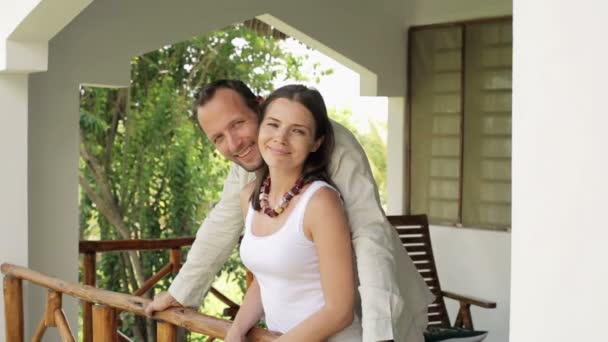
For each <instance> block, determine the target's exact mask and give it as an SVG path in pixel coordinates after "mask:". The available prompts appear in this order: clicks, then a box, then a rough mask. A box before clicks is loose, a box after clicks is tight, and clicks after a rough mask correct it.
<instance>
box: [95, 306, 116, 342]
mask: <svg viewBox="0 0 608 342" xmlns="http://www.w3.org/2000/svg"><path fill="white" fill-rule="evenodd" d="M117 338H118V335H117V333H116V309H114V308H112V307H109V306H105V305H95V306H93V342H116V339H117Z"/></svg>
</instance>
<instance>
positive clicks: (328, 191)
mask: <svg viewBox="0 0 608 342" xmlns="http://www.w3.org/2000/svg"><path fill="white" fill-rule="evenodd" d="M310 187H312V188H313V189H314V192H313V193H312V195H311V197H310V202H309V203H308V207H309V208H311V209H314V210H322V211H325V210H326V209H330V208H335V207H336V206H340V207H341V206H342V201H341V199H340V194H339V193H338V190H337V189H336V188H334V187H333V186H332V185H331V184H329V183H327V182H325V181H322V180H316V181H314V182H312V183H311V184H310ZM313 189H311V190H313Z"/></svg>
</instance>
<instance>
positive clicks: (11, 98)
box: [0, 74, 28, 341]
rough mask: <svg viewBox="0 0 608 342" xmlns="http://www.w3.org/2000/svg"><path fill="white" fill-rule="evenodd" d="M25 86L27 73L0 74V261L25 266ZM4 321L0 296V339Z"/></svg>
mask: <svg viewBox="0 0 608 342" xmlns="http://www.w3.org/2000/svg"><path fill="white" fill-rule="evenodd" d="M27 86H28V83H27V75H17V74H14V75H11V74H0V104H1V105H0V106H1V108H0V160H1V162H0V165H1V166H0V263H5V262H7V263H13V264H18V265H21V266H28V193H27V189H28V179H27V175H28V158H27V151H28V148H27V147H28V144H27V142H28V136H27V132H28V129H27V118H28V112H27V110H28V106H27V104H28V103H27ZM0 288H2V285H1V282H0ZM4 321H5V317H4V299H3V296H0V341H4V340H5V336H4V333H5V331H4V326H5V325H4Z"/></svg>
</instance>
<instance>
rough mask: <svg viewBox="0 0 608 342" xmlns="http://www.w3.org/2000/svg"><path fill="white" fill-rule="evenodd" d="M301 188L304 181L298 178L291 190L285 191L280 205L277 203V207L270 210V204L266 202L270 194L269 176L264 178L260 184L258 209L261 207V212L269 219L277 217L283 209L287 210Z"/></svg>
mask: <svg viewBox="0 0 608 342" xmlns="http://www.w3.org/2000/svg"><path fill="white" fill-rule="evenodd" d="M303 186H304V179H303V178H302V177H300V178H298V180H297V181H296V183H295V184H294V185H293V187H292V188H291V190H289V191H287V192H286V193H285V194H284V195H283V198H282V199H281V203H279V205H277V206H276V207H274V208H271V207H270V202H268V194H269V193H270V176H269V177H266V179H264V182H263V183H262V189H261V190H262V191H260V207H262V211H263V212H264V214H266V215H268V216H270V217H277V216H279V215H280V214H281V213H282V212H283V211H284V210H285V208H287V206H288V205H289V202H290V201H291V199H292V198H294V197H295V196H296V195H297V194H299V193H300V190H302V187H303Z"/></svg>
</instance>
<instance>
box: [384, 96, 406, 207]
mask: <svg viewBox="0 0 608 342" xmlns="http://www.w3.org/2000/svg"><path fill="white" fill-rule="evenodd" d="M387 121H388V123H387V124H388V134H387V136H388V137H387V143H386V145H387V146H386V149H387V166H386V187H387V189H392V191H387V192H386V197H387V198H386V207H387V208H386V212H387V214H389V215H402V214H405V213H406V209H407V206H406V203H407V202H406V198H407V191H408V189H407V177H406V158H407V143H408V134H407V133H408V132H407V125H406V115H405V101H404V99H403V97H389V98H388V120H387Z"/></svg>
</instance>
